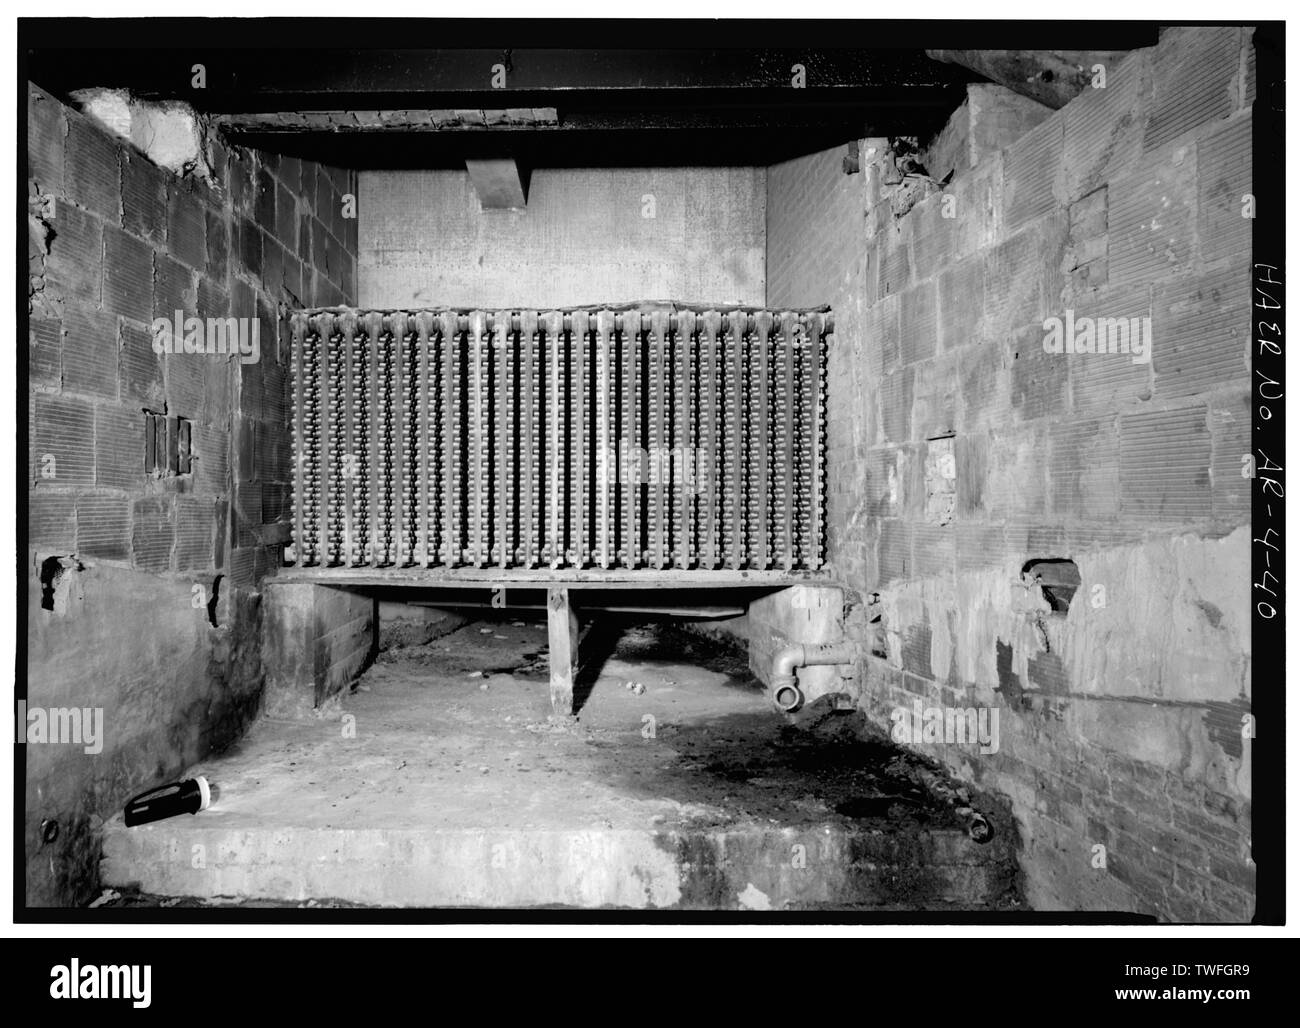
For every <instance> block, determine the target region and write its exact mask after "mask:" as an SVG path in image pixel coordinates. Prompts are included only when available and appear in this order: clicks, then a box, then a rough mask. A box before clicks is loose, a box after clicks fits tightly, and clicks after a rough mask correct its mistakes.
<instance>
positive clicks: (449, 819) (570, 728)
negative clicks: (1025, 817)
mask: <svg viewBox="0 0 1300 1028" xmlns="http://www.w3.org/2000/svg"><path fill="white" fill-rule="evenodd" d="M607 639H608V644H607V646H606V651H607V652H608V650H609V648H610V647H612V646H614V644H615V642H616V648H614V649H613V652H612V654H611V655H610V656H608V658H607V659H606V660H604V662H603V664H601V665H599V675H598V677H596V678H595V679H594V681H587V682H586V683H585V684H586V685H587V686H589V687H590V694H589V696H588V698H587V700H586V703H585V705H584V706H583V708H582V710H581V713H580V717H579V719H578V721H577V722H576V724H557V723H555V722H554V721H552V720H551V719H550V718H549V717H548V715H549V713H550V707H549V699H548V690H547V683H546V674H547V666H546V632H545V625H544V624H543V623H540V622H535V621H520V620H518V619H517V618H512V617H505V618H502V619H499V620H480V621H475V622H472V623H470V624H468V625H466V626H464V627H462V628H460V629H458V630H457V631H455V632H454V633H452V634H451V635H448V636H445V637H443V638H441V639H437V640H434V641H432V642H430V643H427V644H425V645H420V646H411V647H405V648H401V649H393V650H389V651H388V652H386V653H384V654H382V655H381V657H380V660H379V661H378V662H377V663H376V664H375V665H374V666H373V667H372V668H371V669H370V670H369V671H367V672H366V674H365V675H364V676H363V677H362V679H361V681H360V682H359V683H358V685H357V687H356V690H355V691H354V692H353V693H352V694H350V695H348V696H347V697H345V698H344V701H343V703H342V706H341V709H340V710H338V711H336V712H334V713H333V715H332V716H330V717H326V718H321V719H318V720H311V721H300V722H289V721H273V720H263V721H261V722H259V723H258V724H257V725H256V726H255V727H254V729H253V730H252V732H251V733H250V734H249V735H248V736H247V738H246V739H245V740H244V741H243V742H242V743H241V744H240V745H239V746H238V747H237V748H236V749H235V750H233V751H231V752H229V753H227V754H225V755H224V756H222V757H221V758H219V759H217V760H213V761H209V762H207V763H205V764H204V765H202V766H200V767H196V768H194V769H193V771H195V772H202V773H205V774H207V775H208V776H209V779H210V780H212V781H214V782H216V783H217V785H218V787H219V789H220V797H219V799H218V800H217V801H216V802H215V803H214V804H213V806H212V807H211V808H210V809H209V810H207V811H204V812H203V813H201V814H199V815H196V816H192V817H191V816H181V817H178V818H173V819H171V820H169V821H165V822H158V823H155V824H152V825H145V826H139V827H136V828H126V827H125V826H124V825H123V824H122V823H121V820H120V818H118V819H114V820H113V821H112V822H110V823H109V824H108V825H107V826H106V830H105V844H104V861H103V865H102V870H103V877H104V883H105V885H106V886H109V887H112V888H113V889H115V890H118V891H119V892H123V893H125V897H124V898H123V897H117V898H111V899H110V900H109V901H108V903H107V904H106V905H110V906H111V905H123V904H127V905H138V904H141V903H145V904H149V903H155V902H156V903H159V904H166V905H174V904H176V903H177V902H182V901H180V900H179V899H178V898H180V897H186V898H187V899H185V900H184V901H183V902H184V903H185V904H186V905H192V904H193V903H194V902H196V901H203V902H208V903H211V902H214V901H219V900H220V898H221V897H230V898H234V899H236V900H239V901H243V902H263V903H265V902H274V903H295V904H299V905H305V904H307V903H311V904H312V905H318V904H319V905H331V904H363V905H383V906H426V907H464V906H487V907H556V906H558V907H585V908H593V907H621V908H679V909H723V910H728V909H730V910H735V909H752V910H767V909H772V910H779V909H791V910H799V909H804V910H807V909H828V908H829V909H835V908H838V909H869V908H884V909H993V908H1007V907H1015V906H1016V905H1017V903H1018V900H1017V897H1016V894H1015V888H1014V883H1015V878H1016V875H1015V864H1014V856H1013V854H1012V846H1011V840H1010V838H1009V836H1008V833H1007V832H1005V831H1002V832H999V833H998V834H997V835H996V836H995V838H994V840H993V841H992V842H990V843H987V844H985V845H977V844H976V843H975V842H974V841H972V840H971V839H970V838H968V836H967V835H966V833H965V831H964V829H963V828H962V826H961V824H960V823H959V822H958V820H957V818H956V817H955V815H954V814H953V813H952V811H951V809H950V807H949V806H948V805H947V804H946V803H944V802H943V801H942V800H940V799H938V798H936V797H935V796H934V795H933V794H932V793H931V792H930V791H929V790H927V789H926V787H925V786H924V784H923V782H922V780H921V779H920V778H919V777H918V776H917V774H916V773H915V771H916V763H915V758H913V757H911V756H908V755H905V754H903V753H902V752H901V751H899V750H897V749H896V748H894V747H893V746H892V745H890V744H889V743H888V742H887V741H885V740H882V739H880V738H878V737H869V738H864V734H865V732H864V728H863V724H862V722H861V719H860V715H858V714H857V713H855V712H849V713H835V712H832V711H830V710H825V711H816V710H814V711H810V712H808V713H807V714H805V715H804V717H803V719H802V721H803V723H802V724H800V725H797V726H796V725H793V724H791V723H789V722H788V721H787V719H786V718H785V717H783V716H782V715H779V714H777V713H776V712H775V711H774V710H773V709H772V708H771V707H770V705H769V702H768V700H767V697H766V694H765V693H764V692H763V690H762V688H761V686H759V684H758V683H757V682H755V681H754V680H753V679H752V678H751V676H750V674H749V672H748V669H747V667H746V662H745V659H744V656H743V655H742V654H737V653H735V652H732V651H729V650H727V649H726V648H725V647H723V646H721V645H720V644H718V643H716V642H713V641H710V640H705V639H702V638H700V637H698V636H694V635H690V634H687V633H685V632H682V631H680V630H679V629H674V628H669V627H667V626H663V625H639V626H638V625H629V626H625V627H623V628H622V629H621V630H616V631H614V632H611V633H607ZM580 684H581V683H580ZM629 684H632V685H638V684H639V686H640V687H641V689H642V691H639V692H638V691H635V690H633V689H629V688H628V685H629ZM582 691H583V689H582V688H581V687H580V689H579V694H580V695H581V693H582ZM163 897H169V898H168V899H163Z"/></svg>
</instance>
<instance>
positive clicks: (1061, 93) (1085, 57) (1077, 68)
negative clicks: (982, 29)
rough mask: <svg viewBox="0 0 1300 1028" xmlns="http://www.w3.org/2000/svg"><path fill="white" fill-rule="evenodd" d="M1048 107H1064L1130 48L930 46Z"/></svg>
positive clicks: (936, 55) (941, 56)
mask: <svg viewBox="0 0 1300 1028" xmlns="http://www.w3.org/2000/svg"><path fill="white" fill-rule="evenodd" d="M926 53H927V54H929V55H930V57H932V58H933V59H934V60H936V61H940V62H942V63H945V64H956V65H960V66H961V67H963V68H969V69H970V70H971V71H973V72H975V73H977V74H979V75H983V76H984V77H985V78H986V79H988V80H989V81H990V82H996V83H997V84H998V85H1000V86H1006V87H1007V88H1008V89H1010V90H1012V91H1013V92H1016V93H1019V94H1020V95H1021V96H1027V97H1029V98H1030V99H1032V100H1037V101H1038V102H1039V103H1041V104H1046V105H1047V106H1048V107H1052V108H1061V107H1064V106H1065V105H1066V104H1067V103H1069V102H1070V101H1071V100H1073V99H1074V98H1075V97H1076V96H1078V95H1079V94H1080V93H1082V92H1083V91H1084V89H1086V88H1087V87H1088V85H1089V84H1090V83H1091V82H1092V80H1093V75H1094V70H1093V69H1094V68H1096V67H1097V66H1098V65H1100V66H1102V67H1103V68H1105V69H1106V70H1107V71H1110V70H1113V69H1114V67H1115V66H1116V65H1117V64H1119V62H1120V61H1121V60H1123V59H1124V58H1125V57H1127V56H1128V53H1129V51H1127V50H1033V51H1026V50H927V51H926Z"/></svg>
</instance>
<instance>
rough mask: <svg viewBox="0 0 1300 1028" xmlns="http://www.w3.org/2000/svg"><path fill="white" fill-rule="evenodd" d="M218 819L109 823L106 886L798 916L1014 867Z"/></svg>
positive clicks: (775, 836)
mask: <svg viewBox="0 0 1300 1028" xmlns="http://www.w3.org/2000/svg"><path fill="white" fill-rule="evenodd" d="M203 817H204V815H199V816H198V817H196V818H194V819H188V818H187V819H184V820H180V821H176V822H172V823H159V824H155V825H141V826H138V827H135V828H127V827H126V826H125V825H123V824H122V823H121V821H120V820H114V821H113V822H110V823H109V824H108V825H107V826H106V828H105V839H104V861H103V864H102V867H101V871H102V874H103V880H104V884H105V885H110V886H114V887H118V888H122V887H128V888H129V887H139V888H140V889H141V890H142V891H144V892H148V893H155V894H161V895H169V896H198V897H205V898H217V897H223V896H225V897H240V898H259V899H276V900H289V901H303V900H307V899H312V898H316V899H336V900H345V901H348V902H353V903H362V904H369V905H377V906H414V907H479V906H485V907H543V906H563V907H587V908H591V907H622V908H632V909H656V908H657V909H663V908H676V909H710V910H740V909H751V910H767V909H771V910H783V909H800V908H805V907H810V906H817V907H824V906H828V905H830V906H836V907H864V906H865V907H874V906H887V905H890V904H893V903H899V902H907V903H908V904H912V905H915V904H916V903H917V901H918V899H922V900H924V902H925V903H926V905H928V906H941V905H957V906H967V907H972V908H975V907H980V906H983V905H986V904H989V903H993V902H996V900H997V899H998V897H999V896H1001V895H1002V894H1003V893H1004V892H1005V891H1006V890H1007V888H1008V886H1009V884H1010V881H1011V877H1012V875H1013V872H1014V865H1013V863H1012V862H1011V861H1005V862H1000V861H998V860H997V859H996V857H995V855H994V854H993V853H991V852H990V850H989V849H988V848H987V847H981V846H978V845H977V844H976V843H974V842H972V841H971V840H970V839H969V838H967V836H966V835H965V833H964V832H961V831H958V830H953V829H944V830H938V831H932V832H924V833H919V834H908V835H905V836H904V835H897V834H885V833H882V832H879V831H874V832H873V831H871V830H861V831H858V830H850V831H845V830H838V829H837V830H830V829H827V830H826V831H825V832H824V833H813V832H797V831H794V830H791V829H784V830H783V829H773V830H771V831H762V830H757V831H756V830H753V829H745V830H738V831H725V830H701V831H698V832H681V831H670V832H655V831H652V830H645V831H636V830H585V831H529V830H510V829H499V830H481V829H471V830H409V829H401V830H386V829H356V830H354V829H343V828H340V829H311V828H305V829H304V828H283V829H276V830H269V831H268V830H261V831H256V830H255V831H248V830H227V829H224V828H222V827H212V828H206V827H202V819H203ZM799 846H802V847H803V849H804V856H803V859H799V860H796V859H795V858H794V857H793V854H794V853H795V852H796V847H799ZM991 857H993V858H994V859H990V858H991ZM196 865H199V866H196Z"/></svg>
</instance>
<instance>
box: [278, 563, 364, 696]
mask: <svg viewBox="0 0 1300 1028" xmlns="http://www.w3.org/2000/svg"><path fill="white" fill-rule="evenodd" d="M265 597H266V599H265V603H266V614H265V618H264V620H263V629H262V630H263V633H264V634H263V639H262V659H263V663H264V666H265V668H266V702H265V711H266V713H267V714H268V715H269V716H271V717H306V716H308V715H310V714H311V713H312V712H313V711H314V710H315V709H316V708H318V707H320V706H321V705H322V704H323V703H325V702H326V701H327V700H329V699H331V698H332V697H334V696H336V695H338V694H339V693H340V692H342V691H343V689H344V688H345V687H346V686H348V685H349V684H351V683H352V682H353V681H355V680H356V678H357V676H358V675H360V674H361V672H362V671H364V670H365V669H366V668H367V667H369V665H370V662H371V661H372V660H373V659H374V655H375V652H376V648H377V642H378V636H377V632H376V626H377V624H378V618H377V617H376V616H375V601H374V600H373V599H371V598H370V597H369V596H365V595H362V594H361V593H358V592H355V591H353V590H349V589H341V588H338V587H336V586H328V585H315V584H310V583H298V582H285V583H280V582H270V583H267V585H266V587H265Z"/></svg>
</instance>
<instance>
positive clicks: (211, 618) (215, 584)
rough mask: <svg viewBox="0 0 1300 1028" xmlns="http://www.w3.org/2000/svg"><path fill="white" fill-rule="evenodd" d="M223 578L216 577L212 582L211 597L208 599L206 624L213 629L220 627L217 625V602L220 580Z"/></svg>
mask: <svg viewBox="0 0 1300 1028" xmlns="http://www.w3.org/2000/svg"><path fill="white" fill-rule="evenodd" d="M225 577H226V576H225V575H217V577H216V578H214V579H213V580H212V595H211V596H209V597H208V624H210V625H211V626H212V627H213V628H220V627H221V626H220V625H219V624H217V601H218V600H219V599H220V597H221V580H222V579H223V578H225Z"/></svg>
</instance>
